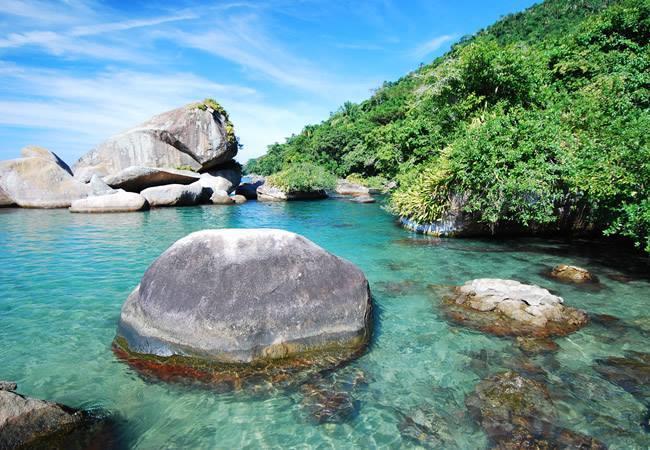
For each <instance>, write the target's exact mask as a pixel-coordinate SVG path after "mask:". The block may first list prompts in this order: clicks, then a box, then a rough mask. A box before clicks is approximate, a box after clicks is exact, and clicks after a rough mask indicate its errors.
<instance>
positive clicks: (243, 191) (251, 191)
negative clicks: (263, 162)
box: [235, 175, 266, 200]
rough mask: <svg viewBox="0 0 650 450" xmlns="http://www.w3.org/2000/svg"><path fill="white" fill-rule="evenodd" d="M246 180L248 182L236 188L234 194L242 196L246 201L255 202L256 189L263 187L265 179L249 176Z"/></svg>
mask: <svg viewBox="0 0 650 450" xmlns="http://www.w3.org/2000/svg"><path fill="white" fill-rule="evenodd" d="M246 178H247V179H248V180H249V181H247V182H246V183H241V184H240V185H239V186H237V189H235V194H237V195H243V196H244V197H246V199H247V200H257V188H258V187H260V186H261V185H263V184H264V182H265V181H266V179H265V178H264V177H261V176H258V175H253V176H251V175H249V176H247V177H246Z"/></svg>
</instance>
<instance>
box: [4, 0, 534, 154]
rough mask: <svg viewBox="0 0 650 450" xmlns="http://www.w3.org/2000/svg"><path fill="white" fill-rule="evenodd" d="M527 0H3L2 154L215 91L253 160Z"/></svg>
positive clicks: (134, 120) (101, 135) (83, 148)
mask: <svg viewBox="0 0 650 450" xmlns="http://www.w3.org/2000/svg"><path fill="white" fill-rule="evenodd" d="M533 3H534V2H533V1H530V0H499V1H494V2H492V1H485V0H472V1H469V0H467V1H463V0H456V1H451V0H444V1H443V0H372V1H370V0H368V1H365V0H356V1H354V0H351V1H347V0H340V1H338V0H259V1H238V0H232V1H229V0H224V1H213V2H209V1H198V0H197V1H183V0H179V1H173V2H172V1H170V2H165V1H155V0H153V1H152V0H149V1H146V2H138V1H135V0H132V1H128V0H124V1H113V2H108V1H106V2H100V1H95V0H0V159H9V158H15V157H18V156H19V155H20V149H21V148H22V147H24V146H26V145H40V146H43V147H46V148H48V149H50V150H52V151H54V152H55V153H57V154H58V155H59V156H60V157H61V158H63V159H64V160H65V161H66V162H68V163H69V164H72V163H74V162H75V161H76V160H77V159H78V158H79V157H80V156H81V155H83V154H84V153H86V152H87V151H89V150H91V149H92V148H93V147H95V146H96V145H98V144H99V143H101V142H102V141H103V140H105V139H107V138H108V137H110V136H112V135H114V134H116V133H118V132H120V131H124V130H126V129H128V128H131V127H133V126H135V125H137V124H139V123H141V122H143V121H145V120H147V119H148V118H149V117H151V116H152V115H154V114H157V113H160V112H163V111H167V110H170V109H173V108H176V107H179V106H182V105H184V104H187V103H190V102H193V101H198V100H201V99H203V98H206V97H211V98H214V99H215V100H217V101H218V102H219V103H221V104H222V105H223V106H224V107H225V108H226V110H227V111H228V112H229V114H230V117H231V120H232V122H233V123H234V125H235V132H236V134H237V135H238V136H239V138H240V142H241V143H242V144H243V148H242V149H241V150H240V152H239V155H238V157H237V159H238V160H239V161H240V162H246V161H247V160H248V159H249V158H252V157H256V156H259V155H261V154H263V153H264V152H265V151H266V146H267V145H270V144H272V143H274V142H282V141H283V140H284V138H286V137H287V136H290V135H291V134H292V133H299V132H300V130H301V129H302V128H303V127H304V126H305V125H307V124H311V123H318V122H320V121H322V120H324V119H326V118H327V117H328V116H329V114H330V113H331V112H333V111H336V109H337V108H338V107H339V106H340V105H341V104H343V103H344V102H345V101H354V102H358V101H361V100H364V99H366V98H368V97H369V96H370V95H372V91H373V89H374V88H377V87H378V86H380V85H381V83H382V82H383V81H385V80H396V79H398V78H399V77H401V76H403V75H404V74H406V73H408V72H409V71H411V70H413V69H415V68H416V67H417V66H418V65H419V64H420V63H427V62H430V61H432V60H433V59H434V58H435V57H437V56H439V55H442V54H443V53H445V52H446V51H448V50H449V48H450V46H451V45H452V44H453V43H454V42H455V41H457V40H458V39H460V38H461V37H462V36H464V35H469V34H473V33H474V32H476V31H478V30H479V29H481V28H484V27H485V26H487V25H490V24H491V23H493V22H495V21H496V20H498V19H499V18H500V17H501V16H503V15H505V14H508V13H511V12H516V11H521V10H523V9H525V8H527V7H528V6H530V5H532V4H533Z"/></svg>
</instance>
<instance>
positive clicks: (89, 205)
mask: <svg viewBox="0 0 650 450" xmlns="http://www.w3.org/2000/svg"><path fill="white" fill-rule="evenodd" d="M148 207H149V204H148V203H147V200H146V199H145V198H144V197H143V196H142V195H140V194H135V193H133V192H126V191H124V190H122V189H120V190H119V191H117V192H115V193H114V194H107V195H96V196H91V197H87V198H83V199H81V200H75V201H74V202H72V205H70V209H69V211H70V212H73V213H114V212H115V213H117V212H132V211H142V210H144V209H147V208H148Z"/></svg>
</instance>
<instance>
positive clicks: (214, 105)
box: [188, 98, 239, 146]
mask: <svg viewBox="0 0 650 450" xmlns="http://www.w3.org/2000/svg"><path fill="white" fill-rule="evenodd" d="M188 107H189V108H190V109H200V110H201V111H207V110H208V109H211V110H213V111H214V112H216V113H217V114H219V115H220V116H222V117H223V120H224V121H225V127H226V136H227V137H228V143H229V144H231V145H237V146H239V139H238V138H237V136H236V135H235V127H234V126H233V124H232V122H231V121H230V117H229V116H228V112H227V111H226V110H225V109H224V107H223V106H221V105H220V104H219V102H217V101H216V100H214V99H212V98H206V99H204V100H203V101H202V102H199V103H192V104H191V105H189V106H188Z"/></svg>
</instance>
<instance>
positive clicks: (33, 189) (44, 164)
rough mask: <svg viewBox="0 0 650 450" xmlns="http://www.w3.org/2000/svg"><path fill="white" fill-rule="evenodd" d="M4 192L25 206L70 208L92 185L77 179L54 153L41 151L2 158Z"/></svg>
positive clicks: (0, 189)
mask: <svg viewBox="0 0 650 450" xmlns="http://www.w3.org/2000/svg"><path fill="white" fill-rule="evenodd" d="M43 151H46V150H44V149H43ZM30 153H31V151H28V152H27V154H30ZM52 155H53V154H52ZM0 192H3V193H4V195H3V196H4V197H5V198H6V199H10V201H12V202H13V203H15V204H17V205H18V206H21V207H23V208H67V207H68V206H70V204H71V203H72V201H74V200H78V199H80V198H84V197H87V196H88V195H90V194H91V193H92V188H91V186H88V185H87V184H84V183H81V182H80V181H78V180H76V179H74V178H73V177H72V175H70V173H69V172H68V171H66V170H65V169H64V168H63V167H62V166H61V165H60V164H59V163H58V162H57V161H56V160H55V158H54V157H47V155H39V156H30V157H26V158H17V159H11V160H7V161H0ZM7 202H8V200H5V201H4V203H7Z"/></svg>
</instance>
